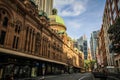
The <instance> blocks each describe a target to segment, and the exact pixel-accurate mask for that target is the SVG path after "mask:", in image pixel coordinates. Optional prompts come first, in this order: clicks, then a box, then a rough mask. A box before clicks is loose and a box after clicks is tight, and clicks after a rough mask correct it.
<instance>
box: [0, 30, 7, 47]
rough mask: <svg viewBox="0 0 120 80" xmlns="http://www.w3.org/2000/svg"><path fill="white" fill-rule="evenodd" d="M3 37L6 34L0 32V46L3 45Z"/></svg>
mask: <svg viewBox="0 0 120 80" xmlns="http://www.w3.org/2000/svg"><path fill="white" fill-rule="evenodd" d="M5 35H6V32H5V31H1V35H0V44H1V45H4V42H5Z"/></svg>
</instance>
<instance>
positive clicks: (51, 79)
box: [45, 73, 99, 80]
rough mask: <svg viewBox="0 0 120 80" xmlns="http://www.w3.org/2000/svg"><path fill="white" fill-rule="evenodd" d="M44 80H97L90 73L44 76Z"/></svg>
mask: <svg viewBox="0 0 120 80" xmlns="http://www.w3.org/2000/svg"><path fill="white" fill-rule="evenodd" d="M45 80H99V79H95V78H94V77H93V75H92V74H91V73H84V74H81V73H74V74H62V75H56V76H45Z"/></svg>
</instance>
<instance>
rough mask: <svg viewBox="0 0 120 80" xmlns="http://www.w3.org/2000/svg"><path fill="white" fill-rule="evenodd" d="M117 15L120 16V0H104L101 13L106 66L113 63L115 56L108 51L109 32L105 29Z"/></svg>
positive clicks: (112, 22) (109, 42)
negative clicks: (103, 7)
mask: <svg viewBox="0 0 120 80" xmlns="http://www.w3.org/2000/svg"><path fill="white" fill-rule="evenodd" d="M119 16H120V0H106V4H105V9H104V13H103V30H104V42H105V48H106V56H107V65H108V66H113V65H115V64H114V58H115V56H114V55H113V53H112V52H110V51H109V46H110V44H111V41H110V39H109V34H108V33H107V31H108V29H109V27H110V25H112V24H114V22H115V20H116V19H117V18H118V17H119ZM118 61H119V60H118Z"/></svg>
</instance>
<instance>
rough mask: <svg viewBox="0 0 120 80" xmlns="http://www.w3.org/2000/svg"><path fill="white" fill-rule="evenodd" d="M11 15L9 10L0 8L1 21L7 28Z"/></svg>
mask: <svg viewBox="0 0 120 80" xmlns="http://www.w3.org/2000/svg"><path fill="white" fill-rule="evenodd" d="M9 17H10V16H9V14H8V12H7V11H6V10H5V9H3V8H0V21H1V24H2V26H3V27H5V28H6V27H7V26H8V22H9Z"/></svg>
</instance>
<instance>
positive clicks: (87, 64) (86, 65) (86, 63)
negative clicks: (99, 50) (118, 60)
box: [84, 60, 96, 70]
mask: <svg viewBox="0 0 120 80" xmlns="http://www.w3.org/2000/svg"><path fill="white" fill-rule="evenodd" d="M95 63H96V60H84V68H85V69H86V70H88V69H89V68H90V69H91V70H93V69H94V64H95Z"/></svg>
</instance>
